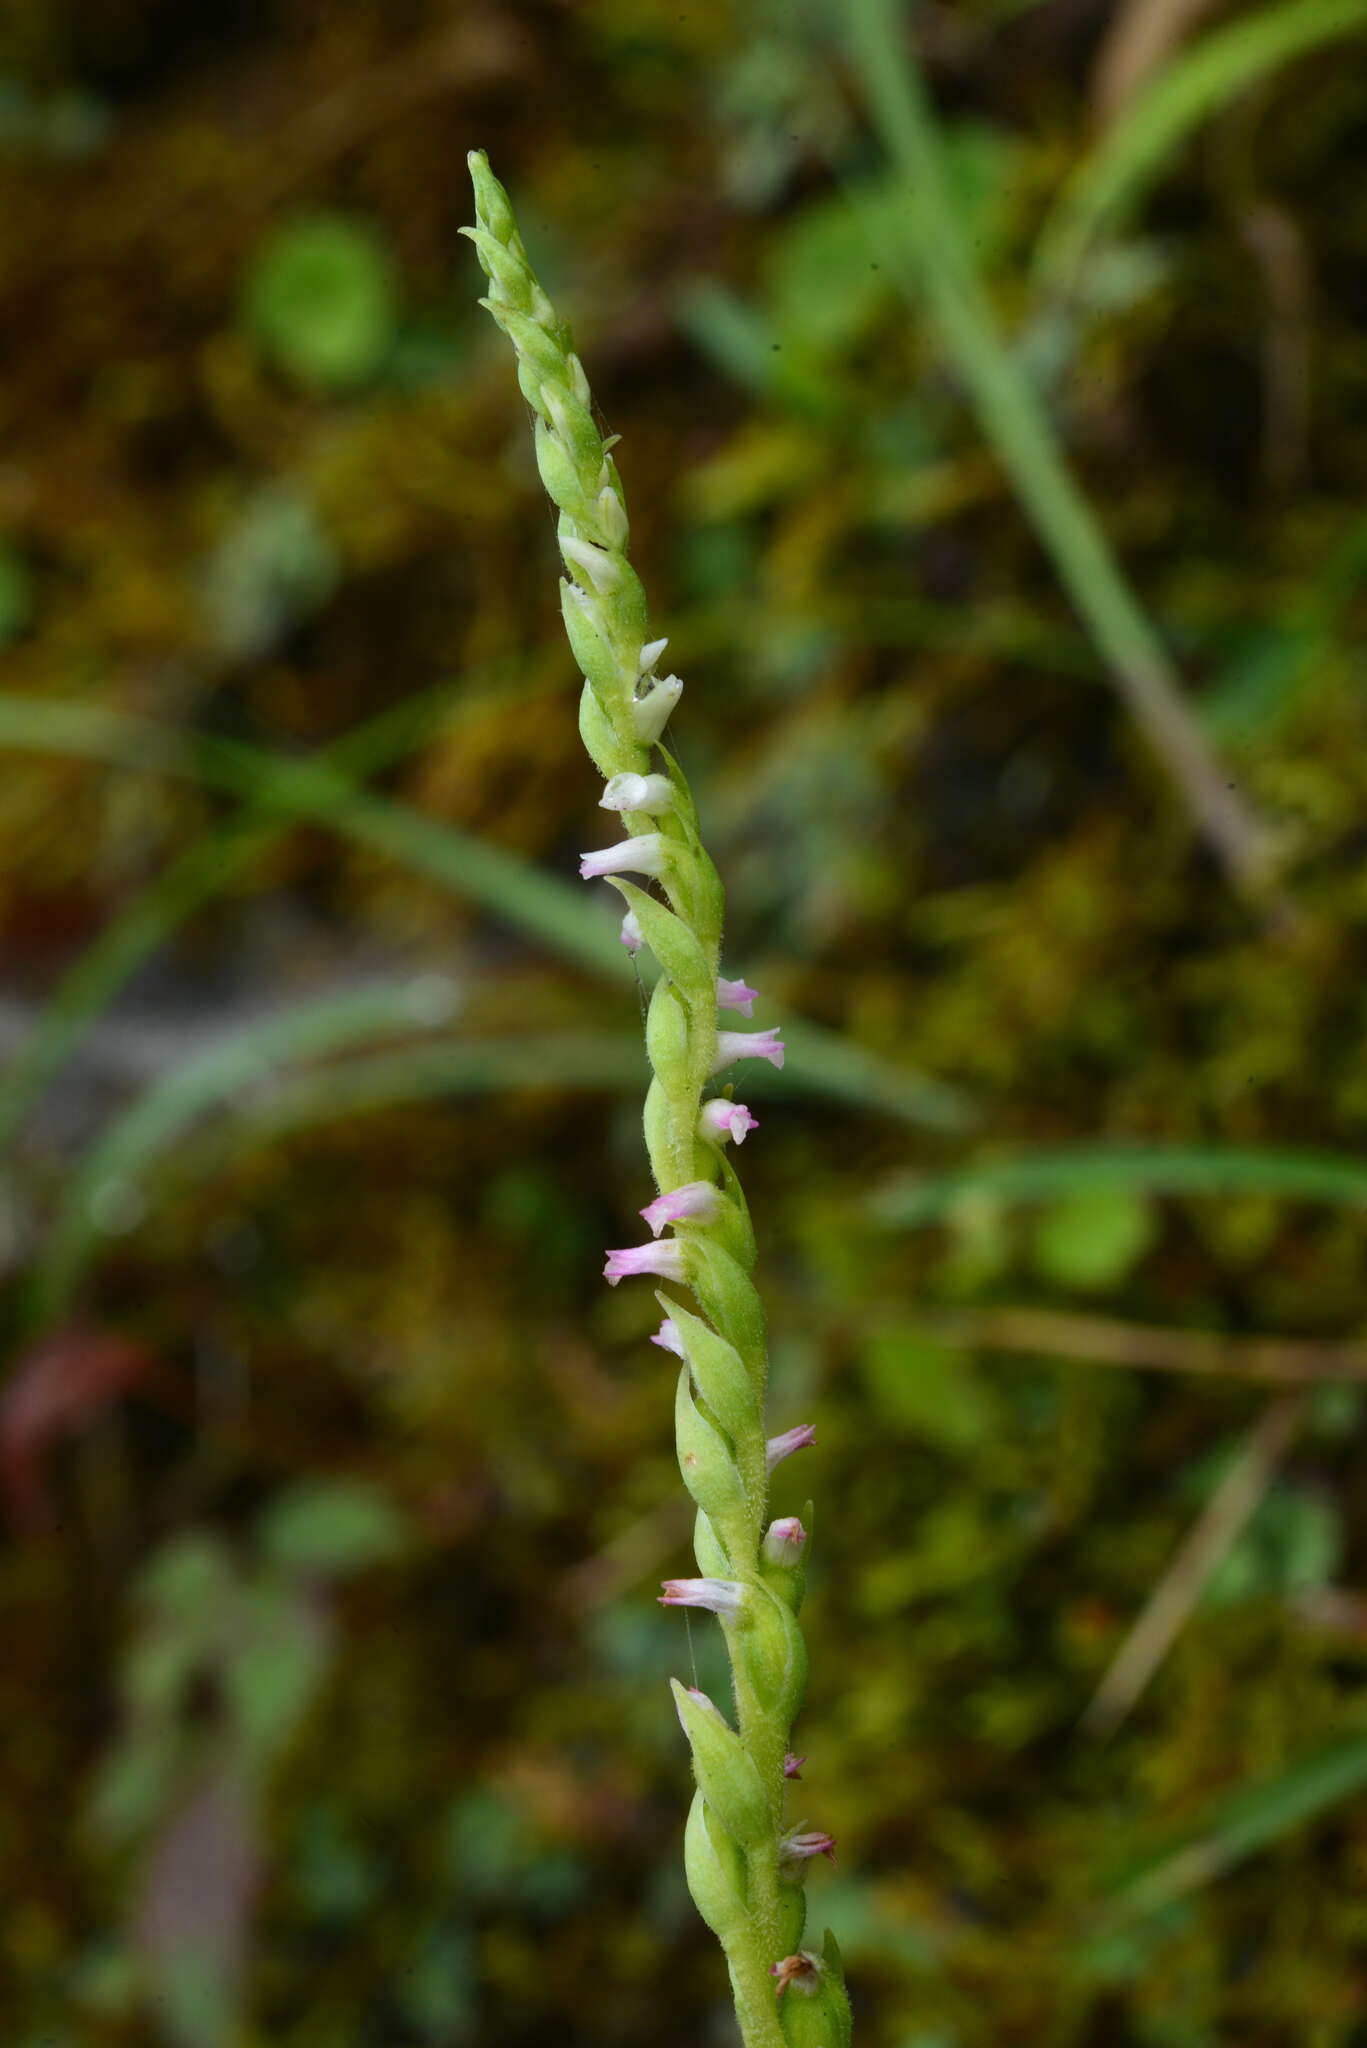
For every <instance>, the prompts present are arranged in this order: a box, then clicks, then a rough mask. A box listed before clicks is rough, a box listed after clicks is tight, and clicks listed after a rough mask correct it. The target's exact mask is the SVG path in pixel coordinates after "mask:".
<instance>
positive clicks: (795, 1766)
mask: <svg viewBox="0 0 1367 2048" xmlns="http://www.w3.org/2000/svg"><path fill="white" fill-rule="evenodd" d="M806 1761H807V1759H806V1757H805V1756H794V1755H793V1752H792V1751H791V1749H790V1750H789V1751H788V1754H787V1756H785V1757H784V1759H783V1775H784V1777H785V1778H800V1777H801V1776H802V1766H803V1765H804V1764H805V1763H806Z"/></svg>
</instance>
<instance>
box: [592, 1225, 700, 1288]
mask: <svg viewBox="0 0 1367 2048" xmlns="http://www.w3.org/2000/svg"><path fill="white" fill-rule="evenodd" d="M607 1261H608V1262H607V1264H606V1266H604V1268H603V1278H604V1279H605V1280H606V1281H607V1283H608V1286H609V1287H615V1286H616V1285H617V1282H618V1281H619V1280H626V1279H629V1278H630V1276H631V1275H632V1274H633V1273H657V1274H658V1275H659V1277H660V1279H661V1280H682V1279H683V1278H684V1265H683V1246H682V1245H681V1244H680V1243H679V1242H678V1240H677V1238H672V1237H669V1238H666V1239H665V1241H664V1243H663V1244H632V1245H627V1246H625V1247H624V1248H623V1249H622V1250H621V1251H610V1252H609V1253H608V1255H607Z"/></svg>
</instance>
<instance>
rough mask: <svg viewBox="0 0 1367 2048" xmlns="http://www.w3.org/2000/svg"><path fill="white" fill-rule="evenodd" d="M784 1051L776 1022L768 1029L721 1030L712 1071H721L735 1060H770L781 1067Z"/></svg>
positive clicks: (717, 1072)
mask: <svg viewBox="0 0 1367 2048" xmlns="http://www.w3.org/2000/svg"><path fill="white" fill-rule="evenodd" d="M783 1051H784V1047H783V1040H782V1039H781V1038H780V1037H779V1035H778V1026H777V1025H776V1024H771V1025H770V1026H769V1028H768V1030H767V1031H719V1032H718V1033H717V1054H716V1058H715V1059H714V1060H713V1062H712V1071H713V1073H714V1074H719V1073H721V1071H722V1069H723V1068H724V1067H729V1066H730V1065H731V1063H732V1061H733V1060H768V1062H769V1064H770V1065H771V1066H774V1067H781V1066H782V1065H783Z"/></svg>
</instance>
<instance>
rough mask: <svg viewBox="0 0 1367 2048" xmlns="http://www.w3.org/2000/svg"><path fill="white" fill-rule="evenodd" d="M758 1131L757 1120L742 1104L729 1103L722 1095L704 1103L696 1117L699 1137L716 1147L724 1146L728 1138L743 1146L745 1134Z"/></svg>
mask: <svg viewBox="0 0 1367 2048" xmlns="http://www.w3.org/2000/svg"><path fill="white" fill-rule="evenodd" d="M758 1129H759V1118H758V1117H757V1116H751V1114H750V1112H749V1110H748V1109H747V1107H746V1105H745V1104H744V1103H743V1102H731V1101H729V1100H728V1099H727V1097H726V1096H724V1095H718V1096H716V1097H714V1099H713V1100H712V1101H711V1102H705V1103H704V1104H703V1106H702V1111H701V1113H700V1115H699V1117H698V1132H699V1135H700V1136H701V1137H704V1138H710V1139H711V1140H712V1141H713V1143H714V1144H717V1145H724V1144H725V1143H726V1141H727V1139H728V1138H730V1139H731V1140H732V1141H733V1142H734V1143H735V1144H737V1145H743V1144H744V1143H745V1139H746V1134H747V1132H750V1131H757V1130H758Z"/></svg>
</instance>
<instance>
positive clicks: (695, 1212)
mask: <svg viewBox="0 0 1367 2048" xmlns="http://www.w3.org/2000/svg"><path fill="white" fill-rule="evenodd" d="M720 1206H721V1195H720V1193H719V1192H718V1190H717V1189H716V1188H714V1187H713V1185H712V1183H711V1181H710V1180H690V1181H685V1182H684V1185H683V1186H682V1187H681V1188H671V1189H670V1190H669V1192H668V1193H667V1194H663V1195H657V1196H656V1197H655V1200H654V1201H653V1202H648V1203H647V1204H646V1206H645V1208H644V1209H642V1211H641V1214H642V1215H643V1216H644V1218H645V1220H646V1222H647V1223H648V1224H649V1225H650V1228H651V1231H652V1233H653V1235H654V1236H656V1237H658V1236H659V1234H660V1232H661V1231H662V1230H663V1229H664V1227H665V1225H666V1223H683V1222H685V1221H687V1220H688V1219H690V1218H691V1219H692V1220H693V1221H694V1222H695V1223H710V1222H711V1220H712V1218H713V1217H714V1216H715V1215H716V1213H717V1210H718V1209H719V1208H720Z"/></svg>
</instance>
